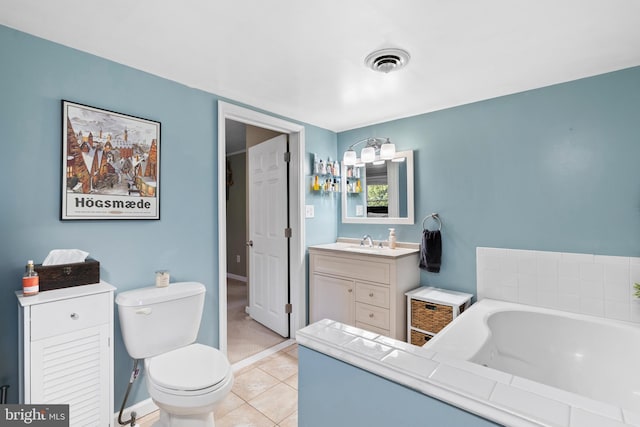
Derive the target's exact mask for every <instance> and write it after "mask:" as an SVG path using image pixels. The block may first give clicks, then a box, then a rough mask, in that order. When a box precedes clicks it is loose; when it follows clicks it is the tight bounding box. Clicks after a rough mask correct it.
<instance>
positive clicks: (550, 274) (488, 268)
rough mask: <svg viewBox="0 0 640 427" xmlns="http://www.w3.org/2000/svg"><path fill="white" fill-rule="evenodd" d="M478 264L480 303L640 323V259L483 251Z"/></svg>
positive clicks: (489, 249)
mask: <svg viewBox="0 0 640 427" xmlns="http://www.w3.org/2000/svg"><path fill="white" fill-rule="evenodd" d="M476 261H477V263H476V268H477V284H478V300H481V299H483V298H492V299H498V300H502V301H509V302H517V303H521V304H527V305H533V306H537V307H546V308H553V309H557V310H563V311H569V312H573V313H581V314H588V315H592V316H598V317H604V318H608V319H616V320H625V321H630V322H635V323H640V300H638V299H637V298H635V297H634V296H633V294H634V289H633V284H634V282H639V283H640V258H635V257H619V256H603V255H592V254H575V253H564V252H544V251H530V250H518V249H501V248H482V247H479V248H477V249H476Z"/></svg>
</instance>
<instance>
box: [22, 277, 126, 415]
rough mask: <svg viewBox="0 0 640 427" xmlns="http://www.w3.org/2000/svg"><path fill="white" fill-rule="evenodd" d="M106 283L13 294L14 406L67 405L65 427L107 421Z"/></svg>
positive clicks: (109, 297)
mask: <svg viewBox="0 0 640 427" xmlns="http://www.w3.org/2000/svg"><path fill="white" fill-rule="evenodd" d="M114 290H115V288H114V287H113V286H111V285H109V284H108V283H106V282H100V283H97V284H93V285H83V286H76V287H72V288H64V289H56V290H52V291H46V292H41V293H39V294H38V295H35V296H29V297H24V296H22V292H16V295H17V297H18V310H19V323H18V324H19V329H20V330H19V353H20V359H19V360H20V361H19V364H20V403H33V404H57V403H58V404H69V422H70V424H69V425H70V426H72V427H73V426H86V425H91V426H110V425H111V424H112V420H113V292H114Z"/></svg>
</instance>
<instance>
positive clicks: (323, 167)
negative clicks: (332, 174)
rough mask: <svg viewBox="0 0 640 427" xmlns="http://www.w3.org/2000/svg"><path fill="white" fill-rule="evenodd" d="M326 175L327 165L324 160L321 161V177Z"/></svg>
mask: <svg viewBox="0 0 640 427" xmlns="http://www.w3.org/2000/svg"><path fill="white" fill-rule="evenodd" d="M326 174H327V165H325V164H324V162H323V161H322V159H320V175H326Z"/></svg>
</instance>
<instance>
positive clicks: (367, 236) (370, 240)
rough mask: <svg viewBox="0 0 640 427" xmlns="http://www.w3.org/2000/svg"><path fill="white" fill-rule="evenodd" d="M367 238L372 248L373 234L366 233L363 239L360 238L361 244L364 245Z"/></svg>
mask: <svg viewBox="0 0 640 427" xmlns="http://www.w3.org/2000/svg"><path fill="white" fill-rule="evenodd" d="M365 240H368V241H369V247H370V248H372V247H373V240H372V239H371V236H369V235H368V234H365V235H364V237H363V238H362V240H360V246H364V242H365Z"/></svg>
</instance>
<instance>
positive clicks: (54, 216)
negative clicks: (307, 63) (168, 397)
mask: <svg viewBox="0 0 640 427" xmlns="http://www.w3.org/2000/svg"><path fill="white" fill-rule="evenodd" d="M0 58H2V66H1V67H0V94H1V96H0V144H1V146H2V155H0V174H1V175H0V176H1V177H2V182H3V185H2V186H0V198H1V199H2V205H1V206H2V207H1V208H0V224H1V225H0V229H1V230H2V234H1V236H2V238H1V241H2V246H1V247H0V324H2V326H3V333H2V334H0V385H1V384H10V385H11V388H10V389H9V401H10V402H17V399H18V373H17V371H18V350H17V342H18V337H17V330H18V323H17V316H18V311H17V303H16V298H15V296H14V291H16V290H18V289H20V287H21V281H20V280H21V277H22V273H23V271H24V264H25V263H26V261H27V259H34V260H35V261H36V262H42V260H43V259H44V257H45V256H46V255H47V253H48V252H49V250H50V249H54V248H79V249H83V250H86V251H88V252H90V253H91V254H92V256H93V257H94V258H95V259H97V260H99V261H100V263H101V277H102V279H104V280H106V281H108V282H110V283H112V284H113V285H114V286H116V287H117V288H118V291H123V290H127V289H132V288H136V287H140V286H146V285H149V284H152V283H153V280H154V271H155V270H157V269H160V268H163V269H164V268H166V269H169V270H170V271H171V278H172V281H180V280H197V281H201V282H203V283H204V284H205V285H206V286H207V297H206V302H205V312H204V316H203V320H202V327H201V329H200V336H199V340H200V341H201V342H203V343H207V344H211V345H217V343H218V309H217V308H218V284H217V277H218V265H217V260H218V253H217V252H218V251H217V248H218V238H217V237H218V229H217V223H218V221H217V212H218V207H217V205H218V195H217V188H218V184H217V164H218V159H217V132H218V129H217V126H218V123H217V101H218V99H219V98H218V97H217V96H215V95H213V94H209V93H206V92H203V91H199V90H195V89H191V88H188V87H186V86H183V85H181V84H178V83H175V82H171V81H168V80H166V79H162V78H159V77H156V76H153V75H150V74H147V73H144V72H141V71H138V70H135V69H132V68H129V67H125V66H122V65H120V64H117V63H114V62H111V61H107V60H105V59H101V58H98V57H95V56H92V55H88V54H86V53H82V52H79V51H76V50H73V49H69V48H67V47H63V46H60V45H57V44H55V43H51V42H49V41H45V40H42V39H39V38H36V37H33V36H30V35H27V34H24V33H21V32H18V31H15V30H12V29H9V28H6V27H2V26H0ZM61 99H67V100H71V101H75V102H79V103H83V104H87V105H91V106H95V107H100V108H105V109H109V110H112V111H117V112H120V113H125V114H130V115H134V116H139V117H143V118H148V119H151V120H157V121H160V122H161V123H162V135H161V154H162V164H161V188H160V193H161V217H162V218H161V220H160V221H67V222H61V221H59V216H60V213H59V212H60V173H61V167H60V155H61V154H60V153H61V105H60V100H61ZM305 132H306V148H307V150H308V151H309V152H315V151H325V152H326V154H327V155H329V154H330V155H332V157H334V158H335V155H336V154H335V153H336V134H335V133H334V132H330V131H327V130H325V129H320V128H317V127H314V126H308V125H305ZM307 156H308V154H307ZM329 208H330V206H329V205H327V206H326V209H325V207H324V205H322V206H321V208H320V209H317V210H316V214H320V215H321V218H316V219H315V220H309V221H311V224H310V225H311V226H309V225H308V227H307V233H308V234H307V235H308V241H310V242H313V243H324V242H327V241H333V240H334V239H335V235H336V229H337V224H336V221H337V219H336V218H335V215H333V212H334V211H335V209H336V208H335V207H333V208H332V209H333V210H329ZM314 223H317V224H318V226H317V227H316V226H314ZM115 335H116V341H115V402H116V406H117V407H119V405H120V402H121V399H122V397H123V395H124V390H125V387H126V383H127V380H128V378H129V372H130V369H131V364H132V362H131V360H130V359H129V357H128V355H127V353H126V350H125V348H124V344H123V342H122V339H121V335H120V325H119V324H118V322H117V316H116V325H115ZM146 397H147V394H146V391H145V387H144V384H143V381H138V383H137V385H136V389H135V390H134V392H133V394H132V396H131V397H130V400H129V402H130V403H133V402H136V401H139V400H142V399H143V398H146Z"/></svg>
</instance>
